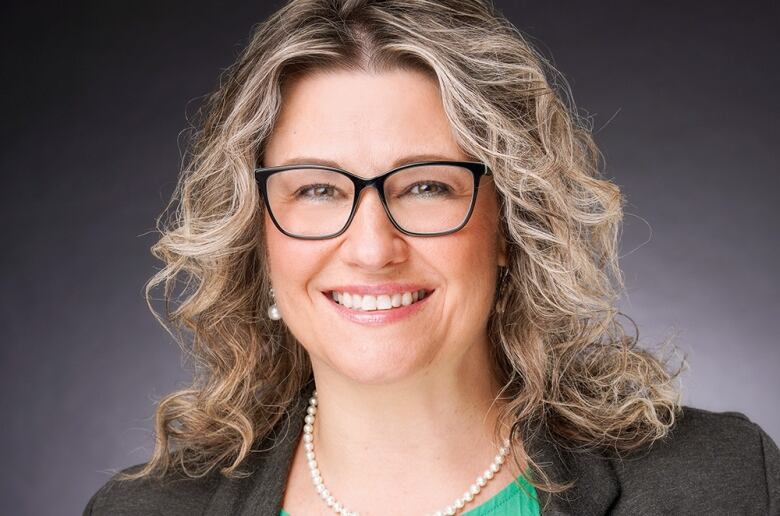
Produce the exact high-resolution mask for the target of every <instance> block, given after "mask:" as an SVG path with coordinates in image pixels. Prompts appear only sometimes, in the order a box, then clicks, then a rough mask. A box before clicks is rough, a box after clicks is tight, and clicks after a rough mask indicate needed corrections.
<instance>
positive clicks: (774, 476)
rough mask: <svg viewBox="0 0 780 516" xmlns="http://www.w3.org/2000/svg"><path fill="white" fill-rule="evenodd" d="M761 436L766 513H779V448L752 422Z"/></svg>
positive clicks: (777, 515)
mask: <svg viewBox="0 0 780 516" xmlns="http://www.w3.org/2000/svg"><path fill="white" fill-rule="evenodd" d="M753 424H754V425H755V426H756V429H757V430H758V433H759V435H760V436H761V449H762V450H763V454H764V472H765V474H766V490H767V493H766V494H767V499H768V505H769V507H768V509H769V511H768V512H767V514H771V515H774V516H779V515H780V450H779V449H778V448H777V444H776V443H775V442H774V441H773V440H772V438H771V437H769V435H768V434H767V433H766V432H765V431H764V430H763V429H762V428H761V427H760V426H758V425H757V424H755V423H753Z"/></svg>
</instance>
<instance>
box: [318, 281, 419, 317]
mask: <svg viewBox="0 0 780 516" xmlns="http://www.w3.org/2000/svg"><path fill="white" fill-rule="evenodd" d="M434 292H435V290H425V289H420V290H414V291H404V292H395V293H392V294H390V293H388V294H379V295H374V294H362V295H361V294H355V293H350V292H340V291H334V290H331V291H327V292H323V293H322V294H323V295H324V296H325V298H326V299H327V301H328V302H329V303H330V305H331V306H332V307H333V308H334V309H335V310H336V312H337V313H338V314H339V315H340V316H342V317H344V318H345V319H347V320H348V321H350V322H353V323H357V324H361V325H368V326H378V325H384V324H391V323H395V322H398V321H401V320H402V319H405V318H407V317H409V316H411V315H413V314H416V313H418V312H420V311H421V310H422V309H423V308H424V307H425V306H427V305H428V302H427V301H428V300H429V299H430V298H431V295H432V294H433V293H434ZM347 303H349V305H350V306H347Z"/></svg>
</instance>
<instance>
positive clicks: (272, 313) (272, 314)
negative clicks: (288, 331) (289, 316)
mask: <svg viewBox="0 0 780 516" xmlns="http://www.w3.org/2000/svg"><path fill="white" fill-rule="evenodd" d="M268 318H269V319H271V320H272V321H278V320H279V319H281V318H282V313H281V312H280V311H279V307H277V306H276V305H275V304H273V305H271V306H269V307H268Z"/></svg>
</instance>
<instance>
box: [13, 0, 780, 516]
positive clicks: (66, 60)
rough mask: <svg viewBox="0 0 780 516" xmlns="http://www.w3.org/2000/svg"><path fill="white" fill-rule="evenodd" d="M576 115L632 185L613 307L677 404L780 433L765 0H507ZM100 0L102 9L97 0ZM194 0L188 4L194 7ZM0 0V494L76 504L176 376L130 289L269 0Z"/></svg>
mask: <svg viewBox="0 0 780 516" xmlns="http://www.w3.org/2000/svg"><path fill="white" fill-rule="evenodd" d="M496 3H497V5H498V6H499V7H500V8H501V9H502V10H503V11H504V12H505V13H506V14H507V16H508V17H509V18H510V19H511V20H512V21H513V22H514V23H515V24H516V25H517V26H518V27H519V28H520V29H521V30H523V31H524V32H526V33H528V34H530V35H531V36H532V37H533V39H534V41H536V42H537V44H539V45H540V46H541V49H542V51H543V52H544V53H545V54H546V55H547V56H551V57H552V58H553V60H554V62H555V64H556V65H557V66H558V68H560V69H561V70H562V71H563V73H564V74H565V76H566V77H567V78H568V80H569V82H570V84H571V87H572V91H573V94H574V98H575V100H576V102H577V105H578V106H579V107H580V109H581V110H582V111H583V112H584V113H586V114H589V115H590V116H592V120H593V124H594V127H595V130H596V133H597V134H596V137H597V140H598V143H599V144H600V146H601V148H602V150H603V152H604V155H605V158H606V173H607V175H608V176H609V177H611V178H613V180H614V181H615V182H617V183H618V184H619V185H620V186H621V187H622V188H623V190H624V192H625V194H626V196H627V198H628V201H629V204H628V206H627V209H626V211H627V217H626V224H625V229H624V233H623V240H622V256H623V258H622V266H623V269H624V271H625V274H626V280H627V287H628V295H627V296H626V297H625V299H624V300H623V302H622V305H621V307H622V309H623V311H624V312H625V313H627V314H628V315H630V316H631V317H632V318H633V319H634V320H635V321H636V322H637V323H638V325H639V329H640V336H641V338H642V340H643V342H644V343H646V344H653V343H657V342H660V341H661V340H663V339H664V338H665V337H666V336H668V335H675V336H676V337H675V342H676V343H677V344H678V345H679V346H680V347H681V348H682V350H683V351H686V352H688V353H689V361H690V364H691V368H690V369H689V371H688V372H687V373H686V374H685V375H684V381H683V385H684V399H685V401H686V403H688V404H692V405H697V406H700V407H704V408H708V409H713V410H739V411H742V412H744V413H746V414H747V415H748V416H750V417H751V418H752V419H753V420H754V421H756V422H758V423H759V424H761V425H762V426H763V427H764V428H765V429H766V430H767V431H768V432H769V434H770V435H772V436H773V437H774V439H775V440H776V441H780V410H778V407H777V396H778V394H780V373H778V366H780V349H778V337H777V333H776V326H777V322H778V319H780V317H779V316H780V311H779V310H778V290H779V289H778V273H777V264H778V262H780V256H778V247H779V246H778V216H777V208H776V204H775V203H776V202H777V198H778V196H777V192H778V186H780V179H779V177H780V175H778V138H777V131H778V129H777V127H776V125H777V121H778V111H779V110H778V91H780V81H778V78H779V75H778V67H777V56H778V51H780V48H779V46H780V45H778V39H777V36H776V33H775V29H776V26H777V25H778V21H780V19H779V18H780V17H779V16H778V9H777V7H776V6H777V3H774V4H770V3H769V2H766V3H759V2H753V3H750V2H748V3H740V4H739V5H737V3H736V2H731V3H719V2H706V3H705V2H700V3H698V4H696V5H693V4H690V5H688V6H679V5H677V3H672V2H644V3H637V2H606V3H595V2H590V3H587V5H586V3H585V2H582V3H579V4H575V3H566V2H560V1H553V2H537V3H527V2H523V3H520V2H517V3H513V2H510V1H508V0H504V1H499V0H497V2H496ZM108 4H110V7H109V6H108ZM196 4H197V5H196ZM219 4H220V5H219V6H218V5H217V2H214V3H212V4H206V3H205V2H186V3H185V2H177V3H172V2H155V3H152V2H126V1H123V2H103V3H98V2H86V3H82V4H81V6H80V7H74V6H70V7H68V8H67V9H65V8H63V7H56V6H55V5H54V3H52V5H50V6H48V7H45V8H44V7H27V8H25V9H26V10H24V11H22V10H20V9H19V8H11V10H10V11H8V10H7V9H8V8H6V15H5V16H4V18H5V20H4V21H5V23H6V24H7V25H8V26H7V27H5V28H4V30H3V31H2V36H0V37H2V38H3V40H4V41H3V43H4V44H3V46H2V52H3V79H4V80H3V84H2V88H3V95H2V103H3V111H2V113H3V123H2V124H0V125H1V126H2V129H1V130H2V140H0V141H2V145H3V150H2V155H1V156H0V163H1V165H2V178H3V186H2V188H0V196H1V198H2V203H0V209H1V210H2V214H3V218H2V220H3V237H4V241H5V244H4V251H3V253H2V254H1V255H0V256H1V257H0V261H1V263H2V264H3V267H2V271H3V275H2V288H3V299H2V318H3V320H2V324H1V325H0V335H1V339H2V340H1V342H2V347H1V348H0V350H1V351H0V352H2V375H1V376H0V378H1V380H0V381H2V389H1V390H2V398H0V399H2V411H3V414H5V417H4V423H3V424H2V432H3V434H2V443H3V447H4V450H3V457H4V461H3V462H4V464H3V468H2V476H3V478H2V482H0V485H1V486H2V488H1V489H2V494H1V495H0V500H2V502H1V503H2V511H0V512H2V513H4V514H14V515H23V514H36V515H38V514H52V515H54V514H57V515H59V514H79V513H80V511H81V509H82V508H83V506H84V504H85V503H86V501H87V499H88V497H89V496H90V495H91V494H92V493H93V492H94V491H95V490H96V489H97V488H98V486H100V485H101V484H103V483H104V482H105V481H106V480H107V478H108V476H109V475H110V474H111V471H112V470H114V469H119V468H123V467H126V466H129V465H131V464H136V463H139V462H144V461H146V460H147V458H148V456H149V453H150V451H151V449H152V442H153V441H152V433H151V428H152V425H151V415H152V413H153V408H154V402H155V400H157V399H159V398H160V397H161V396H163V395H165V394H166V393H168V392H170V391H172V390H173V389H176V388H177V387H180V386H182V385H183V384H184V382H185V380H186V378H187V373H186V371H184V370H183V369H182V367H181V361H180V355H179V351H178V348H177V347H176V345H175V344H174V343H173V341H172V339H171V338H170V337H169V336H168V334H166V333H165V331H164V330H163V329H162V328H161V327H160V326H158V324H157V322H156V321H155V319H154V318H153V317H152V315H151V314H150V313H149V312H148V311H147V307H146V305H145V302H144V300H143V295H142V287H143V284H144V282H145V281H146V279H147V278H148V277H149V276H150V275H151V274H153V273H154V272H155V270H157V268H158V267H159V264H158V263H157V262H156V261H155V260H154V259H153V258H152V257H151V255H150V253H149V246H151V245H152V243H153V242H154V235H153V233H151V230H152V229H153V227H154V219H155V217H156V216H157V214H158V213H159V212H160V211H161V210H162V209H163V207H164V204H165V202H166V201H167V200H168V198H169V196H170V193H171V191H172V189H173V186H174V183H175V179H176V176H177V172H178V170H179V166H180V142H177V137H178V134H179V132H180V131H181V130H182V129H184V128H185V127H186V126H187V122H186V119H185V113H192V112H194V109H195V107H196V106H197V105H198V104H199V102H200V99H201V97H202V96H203V95H204V94H206V93H208V92H209V91H210V90H211V89H212V88H213V87H214V86H215V85H216V83H217V77H218V74H219V72H220V71H221V70H222V69H224V68H225V67H226V66H228V64H229V63H231V61H232V60H233V59H234V58H235V56H236V55H237V53H238V52H239V50H240V48H242V46H243V45H244V43H245V42H246V38H247V37H248V34H249V32H250V28H251V26H252V25H253V24H254V23H255V22H257V21H260V20H261V19H263V18H264V17H265V16H266V15H267V14H268V13H269V12H270V11H271V10H272V9H273V8H274V7H275V5H277V4H275V3H274V4H271V3H263V2H232V3H230V2H219Z"/></svg>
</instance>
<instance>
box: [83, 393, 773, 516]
mask: <svg viewBox="0 0 780 516" xmlns="http://www.w3.org/2000/svg"><path fill="white" fill-rule="evenodd" d="M308 395H309V392H308V391H307V392H306V393H305V394H304V395H303V396H301V398H300V399H299V400H298V402H297V404H296V405H295V406H294V407H293V408H292V409H291V410H290V417H289V418H285V419H283V420H282V421H281V422H280V424H279V426H278V427H277V431H276V432H275V433H274V435H273V436H270V437H268V438H267V439H266V440H264V441H263V442H262V443H261V445H260V446H258V447H257V449H267V448H269V447H270V446H271V445H273V447H272V448H271V449H270V450H268V451H264V452H254V453H251V454H250V457H249V458H248V459H247V461H248V462H247V464H248V465H249V466H250V467H251V469H252V470H253V472H254V473H253V474H252V475H251V476H249V477H247V478H245V479H242V480H229V479H225V478H222V477H221V476H220V475H219V473H218V472H217V473H212V474H209V475H207V476H205V477H203V478H199V479H190V478H186V477H179V478H171V479H170V480H166V481H164V482H155V481H150V480H148V479H142V480H139V481H131V482H117V481H116V480H114V479H113V478H112V479H111V480H109V481H108V482H107V483H106V484H105V485H103V487H101V488H100V490H98V491H97V492H96V493H95V494H94V495H93V496H92V498H91V499H90V500H89V503H88V504H87V506H86V508H85V509H84V515H85V516H86V515H95V516H103V515H106V516H108V515H111V516H125V515H166V516H180V515H181V516H184V515H187V516H194V515H208V516H217V515H220V516H222V515H240V516H250V515H252V516H278V514H279V510H280V508H281V501H282V497H283V494H284V487H285V483H286V480H287V475H288V470H289V467H290V463H291V460H292V456H293V452H294V450H295V446H296V443H297V441H298V437H299V435H300V432H302V431H303V415H304V413H305V409H306V403H307V400H308ZM526 444H527V446H528V450H529V452H530V453H531V454H532V456H534V457H535V458H536V459H537V460H539V461H541V462H543V463H544V464H545V471H547V472H548V473H549V474H550V475H551V476H552V478H553V479H556V480H566V479H577V483H576V486H575V487H574V488H572V489H570V490H568V491H566V492H565V493H564V495H563V496H560V495H554V496H552V498H551V499H550V500H549V502H550V503H549V505H548V506H547V508H546V509H545V510H544V511H543V513H542V514H544V515H564V514H565V515H588V516H590V515H602V514H611V515H631V516H641V515H651V514H652V515H660V514H664V515H665V514H673V515H678V514H679V515H686V514H695V515H720V514H723V515H741V514H750V515H753V514H755V515H762V516H763V515H772V516H780V451H778V448H777V445H776V444H775V443H774V442H773V441H772V439H771V438H770V437H769V436H768V435H767V434H766V433H765V432H764V431H763V430H762V429H761V428H760V427H759V426H758V425H756V424H755V423H752V422H751V421H750V420H749V419H748V418H747V417H745V416H744V415H742V414H740V413H737V412H724V413H714V412H708V411H706V410H700V409H695V408H690V407H685V408H684V409H683V414H682V416H681V418H680V419H679V422H677V423H676V424H675V426H674V427H673V428H672V431H671V432H670V434H669V436H668V437H667V438H666V439H664V440H662V441H658V442H656V443H655V444H654V445H653V446H652V447H651V448H650V449H649V450H648V451H647V452H645V453H643V454H641V455H638V456H636V457H634V458H630V459H623V460H617V459H609V458H604V457H600V456H595V455H593V454H582V453H572V452H567V451H566V450H563V449H561V448H559V447H556V446H554V445H553V444H552V443H551V441H550V440H548V439H544V438H537V439H534V440H529V441H527V443H526ZM140 466H141V465H140V464H138V465H135V466H131V467H129V468H127V469H126V470H124V471H136V470H138V469H139V468H140ZM548 498H550V495H548V494H547V493H544V492H540V502H541V505H542V506H544V504H545V502H547V501H548ZM296 516H305V515H296Z"/></svg>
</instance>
